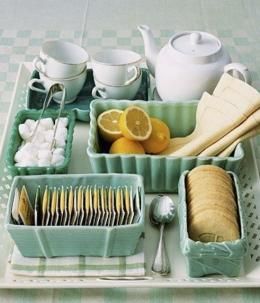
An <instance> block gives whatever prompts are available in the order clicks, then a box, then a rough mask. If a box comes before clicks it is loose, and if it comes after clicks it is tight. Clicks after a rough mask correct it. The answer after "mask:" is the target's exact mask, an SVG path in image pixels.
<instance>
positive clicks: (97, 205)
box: [93, 185, 101, 225]
mask: <svg viewBox="0 0 260 303" xmlns="http://www.w3.org/2000/svg"><path fill="white" fill-rule="evenodd" d="M93 208H94V225H98V224H99V220H100V215H101V211H100V196H99V188H98V187H97V186H96V185H95V186H94V192H93Z"/></svg>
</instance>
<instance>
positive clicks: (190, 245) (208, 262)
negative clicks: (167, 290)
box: [178, 171, 247, 277]
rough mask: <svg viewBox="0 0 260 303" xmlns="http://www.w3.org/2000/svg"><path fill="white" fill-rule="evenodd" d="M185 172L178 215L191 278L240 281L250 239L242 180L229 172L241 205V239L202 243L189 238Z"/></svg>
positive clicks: (182, 179)
mask: <svg viewBox="0 0 260 303" xmlns="http://www.w3.org/2000/svg"><path fill="white" fill-rule="evenodd" d="M188 172H189V171H185V172H184V173H183V174H182V175H181V178H180V182H179V206H178V215H179V222H180V247H181V251H182V253H183V255H184V256H185V257H186V261H187V262H186V263H187V271H188V274H189V276H190V277H201V276H205V275H209V274H221V275H224V276H228V277H236V276H238V275H239V274H240V271H241V267H242V264H243V258H244V256H245V254H246V252H247V238H246V227H245V224H246V223H245V218H244V207H243V202H242V200H241V193H240V188H239V181H238V177H237V176H236V175H235V174H234V173H233V172H228V173H229V174H230V175H231V177H232V179H233V181H234V188H235V193H236V198H237V205H238V218H239V226H240V239H238V240H235V241H224V242H207V243H204V242H200V241H193V240H192V239H190V238H189V234H188V223H187V207H186V197H187V196H186V186H185V179H186V176H187V174H188Z"/></svg>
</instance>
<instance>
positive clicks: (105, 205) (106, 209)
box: [102, 187, 109, 226]
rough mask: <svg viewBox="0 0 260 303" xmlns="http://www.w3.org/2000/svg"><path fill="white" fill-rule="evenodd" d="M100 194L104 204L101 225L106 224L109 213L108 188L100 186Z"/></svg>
mask: <svg viewBox="0 0 260 303" xmlns="http://www.w3.org/2000/svg"><path fill="white" fill-rule="evenodd" d="M102 196H103V201H104V203H103V205H104V210H103V211H104V215H103V223H102V225H103V226H106V225H107V221H108V215H109V210H108V189H107V187H102Z"/></svg>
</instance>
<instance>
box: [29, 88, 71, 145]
mask: <svg viewBox="0 0 260 303" xmlns="http://www.w3.org/2000/svg"><path fill="white" fill-rule="evenodd" d="M58 92H62V98H61V102H60V109H59V113H58V117H57V120H56V124H55V127H54V132H53V139H52V142H51V150H53V148H54V146H55V136H56V132H57V128H58V124H59V120H60V116H61V113H62V111H63V109H64V104H65V97H66V88H65V87H64V85H63V84H61V83H55V84H53V85H52V86H51V87H50V88H49V90H48V92H47V94H46V97H45V99H44V102H43V107H42V111H41V114H40V117H39V119H38V120H37V122H36V126H35V128H34V130H33V133H32V135H31V137H32V140H33V138H34V136H35V134H36V133H37V129H38V127H39V124H40V121H41V119H42V117H43V115H44V112H45V110H46V108H47V107H48V106H49V104H50V102H51V99H52V97H53V95H54V94H56V93H58Z"/></svg>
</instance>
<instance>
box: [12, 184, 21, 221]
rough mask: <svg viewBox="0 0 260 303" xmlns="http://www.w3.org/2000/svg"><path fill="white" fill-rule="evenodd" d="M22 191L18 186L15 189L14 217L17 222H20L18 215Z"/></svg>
mask: <svg viewBox="0 0 260 303" xmlns="http://www.w3.org/2000/svg"><path fill="white" fill-rule="evenodd" d="M19 198H20V192H19V189H18V188H16V189H15V190H14V200H13V205H12V212H11V213H12V218H13V220H14V222H15V223H16V224H19V215H18V205H19Z"/></svg>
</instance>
